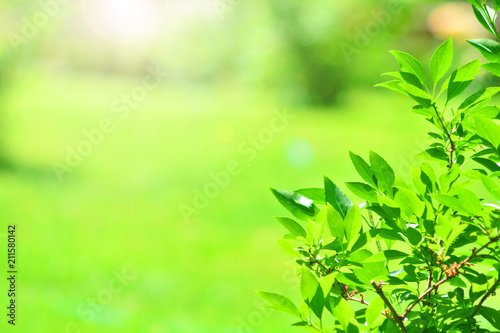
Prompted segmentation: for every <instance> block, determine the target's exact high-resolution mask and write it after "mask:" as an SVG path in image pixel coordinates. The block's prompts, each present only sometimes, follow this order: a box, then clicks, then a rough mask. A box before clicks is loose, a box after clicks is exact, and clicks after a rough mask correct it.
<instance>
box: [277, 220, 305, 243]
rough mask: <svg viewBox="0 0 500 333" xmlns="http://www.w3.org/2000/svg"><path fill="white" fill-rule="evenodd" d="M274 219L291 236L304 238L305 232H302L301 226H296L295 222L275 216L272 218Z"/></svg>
mask: <svg viewBox="0 0 500 333" xmlns="http://www.w3.org/2000/svg"><path fill="white" fill-rule="evenodd" d="M274 218H275V219H276V220H277V221H278V222H279V223H281V224H282V225H283V226H284V227H285V228H286V229H287V230H288V231H290V233H292V234H293V235H295V236H302V237H304V238H305V237H306V235H307V234H306V231H305V230H304V228H302V226H301V225H300V224H298V223H297V222H295V221H294V220H292V219H289V218H288V217H277V216H274Z"/></svg>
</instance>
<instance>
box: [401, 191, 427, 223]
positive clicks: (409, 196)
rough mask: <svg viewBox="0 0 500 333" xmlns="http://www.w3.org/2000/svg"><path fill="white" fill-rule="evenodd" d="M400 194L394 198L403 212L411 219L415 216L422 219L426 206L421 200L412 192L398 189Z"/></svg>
mask: <svg viewBox="0 0 500 333" xmlns="http://www.w3.org/2000/svg"><path fill="white" fill-rule="evenodd" d="M397 189H398V192H397V193H396V195H395V196H394V201H396V202H397V203H398V205H399V207H400V208H401V212H402V213H403V214H405V215H406V216H407V217H408V218H410V217H411V216H412V215H413V214H415V216H417V217H422V215H423V213H424V210H425V204H424V203H423V202H422V200H420V198H419V197H418V196H417V195H416V194H415V193H414V192H412V191H410V190H408V189H406V188H403V187H397Z"/></svg>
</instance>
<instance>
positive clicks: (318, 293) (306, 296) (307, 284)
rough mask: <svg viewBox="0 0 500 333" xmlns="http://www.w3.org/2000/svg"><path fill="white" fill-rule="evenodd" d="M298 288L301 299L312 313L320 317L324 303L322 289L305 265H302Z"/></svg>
mask: <svg viewBox="0 0 500 333" xmlns="http://www.w3.org/2000/svg"><path fill="white" fill-rule="evenodd" d="M300 290H301V293H302V299H303V300H304V301H305V302H306V303H307V305H308V306H309V307H310V308H311V310H312V311H313V312H314V314H316V315H317V316H318V318H321V315H322V313H323V305H324V297H323V290H322V289H321V286H320V284H319V282H318V280H317V279H316V277H315V276H314V274H313V273H312V272H311V271H310V270H309V268H307V267H306V266H305V265H302V275H301V280H300Z"/></svg>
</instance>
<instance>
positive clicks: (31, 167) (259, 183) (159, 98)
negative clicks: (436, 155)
mask: <svg viewBox="0 0 500 333" xmlns="http://www.w3.org/2000/svg"><path fill="white" fill-rule="evenodd" d="M137 82H139V80H131V79H123V78H106V77H102V76H97V75H96V76H71V75H68V74H64V73H60V72H51V71H41V70H38V71H32V72H31V74H29V75H27V76H26V77H25V78H23V80H22V81H20V82H19V83H18V84H17V85H16V86H15V87H13V88H12V89H11V91H10V92H9V93H8V94H7V95H6V96H5V97H4V102H5V103H6V113H7V117H6V121H5V122H4V123H3V124H2V125H3V128H2V131H3V132H4V135H5V138H6V140H7V142H6V148H7V149H8V153H9V155H10V157H11V158H12V160H13V161H16V165H15V168H14V170H13V171H9V172H5V171H4V172H2V173H0V177H1V179H0V184H1V186H0V196H1V197H0V205H1V206H0V207H1V213H0V214H1V215H2V221H3V225H4V226H3V227H2V228H3V230H2V231H0V234H2V233H3V237H4V238H3V239H2V240H5V231H6V224H8V223H16V224H17V225H18V254H19V263H18V269H19V272H20V273H19V281H18V283H19V285H18V289H19V298H18V306H19V308H18V326H17V327H16V329H17V332H58V333H62V332H93V333H98V332H106V333H110V332H148V333H149V332H151V333H162V332H179V333H181V332H214V333H215V332H217V333H221V332H235V333H239V332H263V333H266V332H269V333H271V332H272V333H281V332H283V333H284V332H291V331H294V330H295V329H293V328H290V327H289V326H288V325H289V324H291V323H292V322H291V320H290V318H288V317H287V316H286V315H282V314H280V313H273V312H269V311H267V310H262V309H261V308H262V305H263V302H262V301H261V300H260V299H259V297H258V296H257V295H256V294H255V290H257V289H262V290H269V291H273V290H280V291H281V292H283V293H285V294H286V295H288V296H290V297H291V298H292V299H297V297H298V296H299V292H298V290H297V288H296V283H295V282H294V280H293V279H291V275H293V273H294V272H291V271H290V268H289V266H287V265H286V261H288V260H289V258H288V257H287V256H286V255H285V254H282V252H281V250H280V249H279V247H278V245H277V243H276V239H277V238H279V237H280V236H281V235H282V232H283V230H282V229H281V226H279V225H278V224H277V223H275V221H274V220H273V219H272V218H271V216H272V215H284V214H286V212H285V211H284V210H283V209H282V208H281V207H280V206H279V205H278V204H277V203H276V202H275V200H274V199H273V197H272V195H271V194H270V191H269V190H268V188H269V187H270V186H272V187H276V188H279V189H296V188H300V187H312V186H321V182H322V176H323V175H324V174H325V175H328V176H329V177H330V178H332V179H333V180H334V181H335V182H337V183H338V184H340V186H341V188H343V189H345V187H344V186H343V185H342V183H343V182H345V181H352V180H358V177H356V176H355V174H354V172H353V168H352V167H351V164H350V161H349V156H348V152H349V151H350V150H352V151H355V152H356V153H358V154H361V155H363V156H367V154H368V150H369V149H372V150H375V151H377V152H378V153H379V154H381V155H382V156H384V157H385V158H386V159H387V160H388V161H389V162H390V163H391V164H392V165H393V167H394V169H395V170H396V171H397V172H399V173H403V174H405V173H407V172H408V163H409V161H410V158H409V157H410V156H411V155H412V154H415V153H417V152H419V151H420V150H419V149H420V148H419V146H420V145H422V144H423V143H424V141H423V140H424V138H425V133H426V132H427V130H428V125H427V124H425V122H424V121H423V120H422V119H421V118H420V117H419V116H417V115H414V114H412V113H410V112H409V107H410V106H411V103H410V102H408V101H406V100H405V99H403V98H401V97H399V96H396V95H395V94H391V93H389V92H387V93H386V92H385V91H381V90H378V89H380V88H378V89H376V88H370V87H366V88H364V89H363V90H360V91H355V92H351V93H349V95H348V96H345V101H344V103H343V104H342V106H339V107H338V108H332V109H331V110H312V109H311V110H309V109H294V108H293V107H291V106H288V105H283V104H282V103H281V102H280V101H279V100H278V99H277V98H275V97H274V96H273V94H272V93H271V92H269V91H264V90H263V91H257V90H255V89H251V88H248V87H242V86H238V85H235V84H228V85H227V86H217V87H209V86H205V87H204V86H198V87H195V88H192V87H191V88H190V87H180V86H176V85H174V84H170V83H166V84H164V85H163V86H162V87H161V88H158V89H156V90H154V91H152V92H150V93H149V94H148V96H147V98H146V99H145V100H144V102H142V103H141V104H140V105H139V106H138V107H137V108H135V109H134V110H132V111H131V113H130V116H128V117H127V118H125V119H119V118H118V116H117V114H116V113H113V112H112V110H111V105H112V103H113V102H114V101H115V100H116V99H117V98H119V97H120V96H121V95H122V94H123V93H128V92H130V90H131V88H132V87H133V86H134V85H135V84H137ZM283 109H286V110H288V112H290V113H292V114H294V115H295V118H294V119H293V120H291V122H290V124H289V125H287V126H285V128H284V130H283V131H281V132H279V133H275V134H274V138H273V139H272V140H269V142H268V143H266V144H263V147H259V148H262V150H259V151H257V152H256V153H255V156H252V157H253V158H251V159H250V158H249V156H250V155H245V154H242V153H241V152H240V151H239V148H238V147H240V146H241V145H242V144H248V142H249V141H248V140H251V139H249V137H252V136H255V135H258V134H259V133H261V132H262V131H263V129H265V128H267V127H269V125H270V122H271V120H272V118H273V112H274V110H283ZM103 118H109V119H111V121H112V123H113V125H114V126H115V130H114V131H113V132H112V133H109V134H106V135H105V136H104V138H103V140H102V143H101V144H99V145H97V146H96V147H94V148H93V149H92V152H91V153H90V154H89V155H88V156H86V157H85V158H83V161H82V163H81V164H80V165H79V166H78V167H76V168H74V170H73V172H72V173H68V174H65V175H64V178H63V181H62V182H60V181H59V180H58V178H57V176H56V174H55V173H54V170H53V167H52V164H53V163H54V162H60V163H62V162H64V160H65V158H66V147H67V146H70V147H76V146H77V145H78V144H79V143H80V142H81V140H82V139H84V135H83V134H82V131H84V130H91V129H94V128H96V127H97V126H98V124H99V123H100V121H101V120H102V119H103ZM223 124H226V125H224V126H223V127H221V128H219V126H221V125H223ZM228 125H229V126H228ZM224 129H225V130H224ZM231 129H233V130H234V137H233V139H232V140H231V137H232V132H231ZM218 138H219V139H221V138H222V141H223V142H221V141H219V140H218ZM261 144H262V142H261ZM249 160H250V161H249ZM230 161H236V162H237V163H238V164H239V165H240V167H241V172H240V173H238V174H237V175H235V176H232V177H231V178H230V182H229V185H228V186H226V187H224V188H223V189H221V190H220V193H219V194H218V195H217V196H215V197H214V198H213V199H211V200H210V202H209V205H208V207H206V208H204V209H200V210H199V213H198V214H197V215H195V216H192V218H191V219H190V222H189V223H188V222H187V221H186V220H185V219H184V217H183V216H182V214H181V212H180V210H179V205H181V204H186V205H189V204H191V203H192V200H193V196H194V195H195V194H194V190H195V189H203V188H204V186H205V185H206V184H207V183H210V182H211V178H210V173H211V172H219V171H221V170H225V169H226V166H227V164H228V163H229V162H230ZM4 230H5V231H4ZM123 269H126V270H128V271H129V273H128V274H129V275H133V276H129V277H128V278H126V279H125V280H124V281H121V282H116V280H115V277H114V274H115V273H116V272H122V271H123ZM130 272H133V274H132V273H130ZM2 295H4V293H3V292H2ZM2 297H3V298H2V299H3V302H4V303H5V302H6V301H7V298H6V295H4V296H2ZM99 300H100V301H99ZM100 303H104V304H100ZM79 329H80V330H81V331H79ZM13 331H14V330H13Z"/></svg>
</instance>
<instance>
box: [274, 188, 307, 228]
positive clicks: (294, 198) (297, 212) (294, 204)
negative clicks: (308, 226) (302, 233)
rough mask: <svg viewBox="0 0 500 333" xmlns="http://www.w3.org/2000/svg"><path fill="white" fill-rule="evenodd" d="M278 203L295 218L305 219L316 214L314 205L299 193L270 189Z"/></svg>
mask: <svg viewBox="0 0 500 333" xmlns="http://www.w3.org/2000/svg"><path fill="white" fill-rule="evenodd" d="M271 192H273V194H274V196H275V197H276V199H278V201H279V203H280V204H281V205H282V206H283V207H285V208H286V209H287V210H288V211H289V212H290V213H292V214H293V215H294V216H295V217H296V218H298V219H300V220H303V221H307V220H308V219H309V218H311V217H314V216H315V215H316V206H315V205H314V203H313V201H312V200H311V199H308V198H306V197H304V196H302V195H300V194H297V193H293V192H289V191H281V190H275V189H271Z"/></svg>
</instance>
